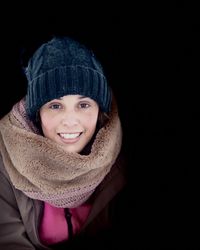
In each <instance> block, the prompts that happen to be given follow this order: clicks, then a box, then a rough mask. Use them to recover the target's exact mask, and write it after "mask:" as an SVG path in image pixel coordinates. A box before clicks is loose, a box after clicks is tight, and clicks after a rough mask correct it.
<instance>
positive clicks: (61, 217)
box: [39, 202, 91, 245]
mask: <svg viewBox="0 0 200 250" xmlns="http://www.w3.org/2000/svg"><path fill="white" fill-rule="evenodd" d="M90 209H91V205H90V204H83V205H81V206H79V207H77V208H70V209H69V212H70V213H71V222H72V226H73V235H74V234H77V233H78V232H79V231H80V229H81V226H82V225H83V224H84V222H85V221H86V219H87V217H88V215H89V213H90ZM39 236H40V239H41V241H42V242H43V243H44V244H45V245H51V244H56V243H58V242H62V241H64V240H67V239H68V238H69V233H68V226H67V220H66V218H65V211H64V208H57V207H53V206H51V205H50V204H48V203H46V202H45V203H44V214H43V218H42V220H41V224H40V228H39Z"/></svg>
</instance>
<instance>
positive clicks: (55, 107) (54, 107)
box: [49, 103, 61, 109]
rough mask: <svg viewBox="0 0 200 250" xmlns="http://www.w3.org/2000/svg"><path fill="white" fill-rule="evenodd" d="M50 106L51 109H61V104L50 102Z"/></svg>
mask: <svg viewBox="0 0 200 250" xmlns="http://www.w3.org/2000/svg"><path fill="white" fill-rule="evenodd" d="M49 108H50V109H61V105H60V104H57V103H56V104H50V105H49Z"/></svg>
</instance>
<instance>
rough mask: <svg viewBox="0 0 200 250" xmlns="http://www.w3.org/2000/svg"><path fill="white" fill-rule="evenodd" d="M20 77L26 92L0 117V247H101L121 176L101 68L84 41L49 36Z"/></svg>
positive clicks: (118, 142) (115, 125)
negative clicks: (84, 243)
mask: <svg viewBox="0 0 200 250" xmlns="http://www.w3.org/2000/svg"><path fill="white" fill-rule="evenodd" d="M25 74H26V77H27V82H28V89H27V95H26V96H25V97H24V98H23V99H22V100H21V101H19V102H18V103H16V104H15V105H14V106H13V108H12V110H11V111H10V112H9V113H8V114H7V115H6V116H4V117H3V118H2V119H1V121H0V150H1V151H0V152H1V154H0V210H1V215H0V248H1V249H9V250H10V249H20V250H22V249H60V248H59V247H62V246H63V247H65V246H72V247H75V246H78V244H80V246H82V244H83V242H87V244H88V242H90V243H91V242H97V241H98V240H99V242H101V244H103V243H102V242H103V241H104V240H106V238H107V236H108V235H107V232H109V230H110V229H112V218H113V217H112V214H111V211H115V209H114V203H115V202H114V201H116V200H117V197H118V196H119V194H120V192H121V191H122V189H123V188H124V186H125V183H126V181H125V175H124V164H123V160H122V157H121V151H122V150H121V149H122V131H121V124H120V119H119V116H118V112H117V106H116V103H115V101H114V98H113V96H112V91H111V89H110V87H109V85H108V83H107V80H106V77H105V75H104V72H103V69H102V66H101V64H100V63H99V61H98V60H97V59H96V58H95V56H94V54H93V53H92V52H91V51H90V50H89V49H87V48H86V47H85V46H84V45H81V44H80V43H78V42H77V41H74V40H73V39H71V38H69V37H53V38H52V39H51V40H49V41H48V42H46V43H44V44H42V45H41V46H40V47H39V48H38V49H37V50H36V51H35V53H34V54H33V56H32V57H31V58H30V60H29V62H28V66H27V67H26V68H25ZM117 194H118V195H117ZM115 204H116V203H115ZM87 239H88V240H87ZM91 244H92V243H91ZM68 249H69V248H68Z"/></svg>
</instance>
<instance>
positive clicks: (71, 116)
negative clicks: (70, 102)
mask: <svg viewBox="0 0 200 250" xmlns="http://www.w3.org/2000/svg"><path fill="white" fill-rule="evenodd" d="M61 122H62V125H64V126H68V127H73V126H76V125H77V124H79V118H78V115H77V113H76V112H74V111H67V112H65V113H64V114H63V116H62V121H61Z"/></svg>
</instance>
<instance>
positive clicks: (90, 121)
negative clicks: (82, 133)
mask: <svg viewBox="0 0 200 250" xmlns="http://www.w3.org/2000/svg"><path fill="white" fill-rule="evenodd" d="M96 125H97V115H95V116H94V115H91V116H88V117H87V119H85V126H86V127H87V128H88V129H90V130H95V129H96Z"/></svg>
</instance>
